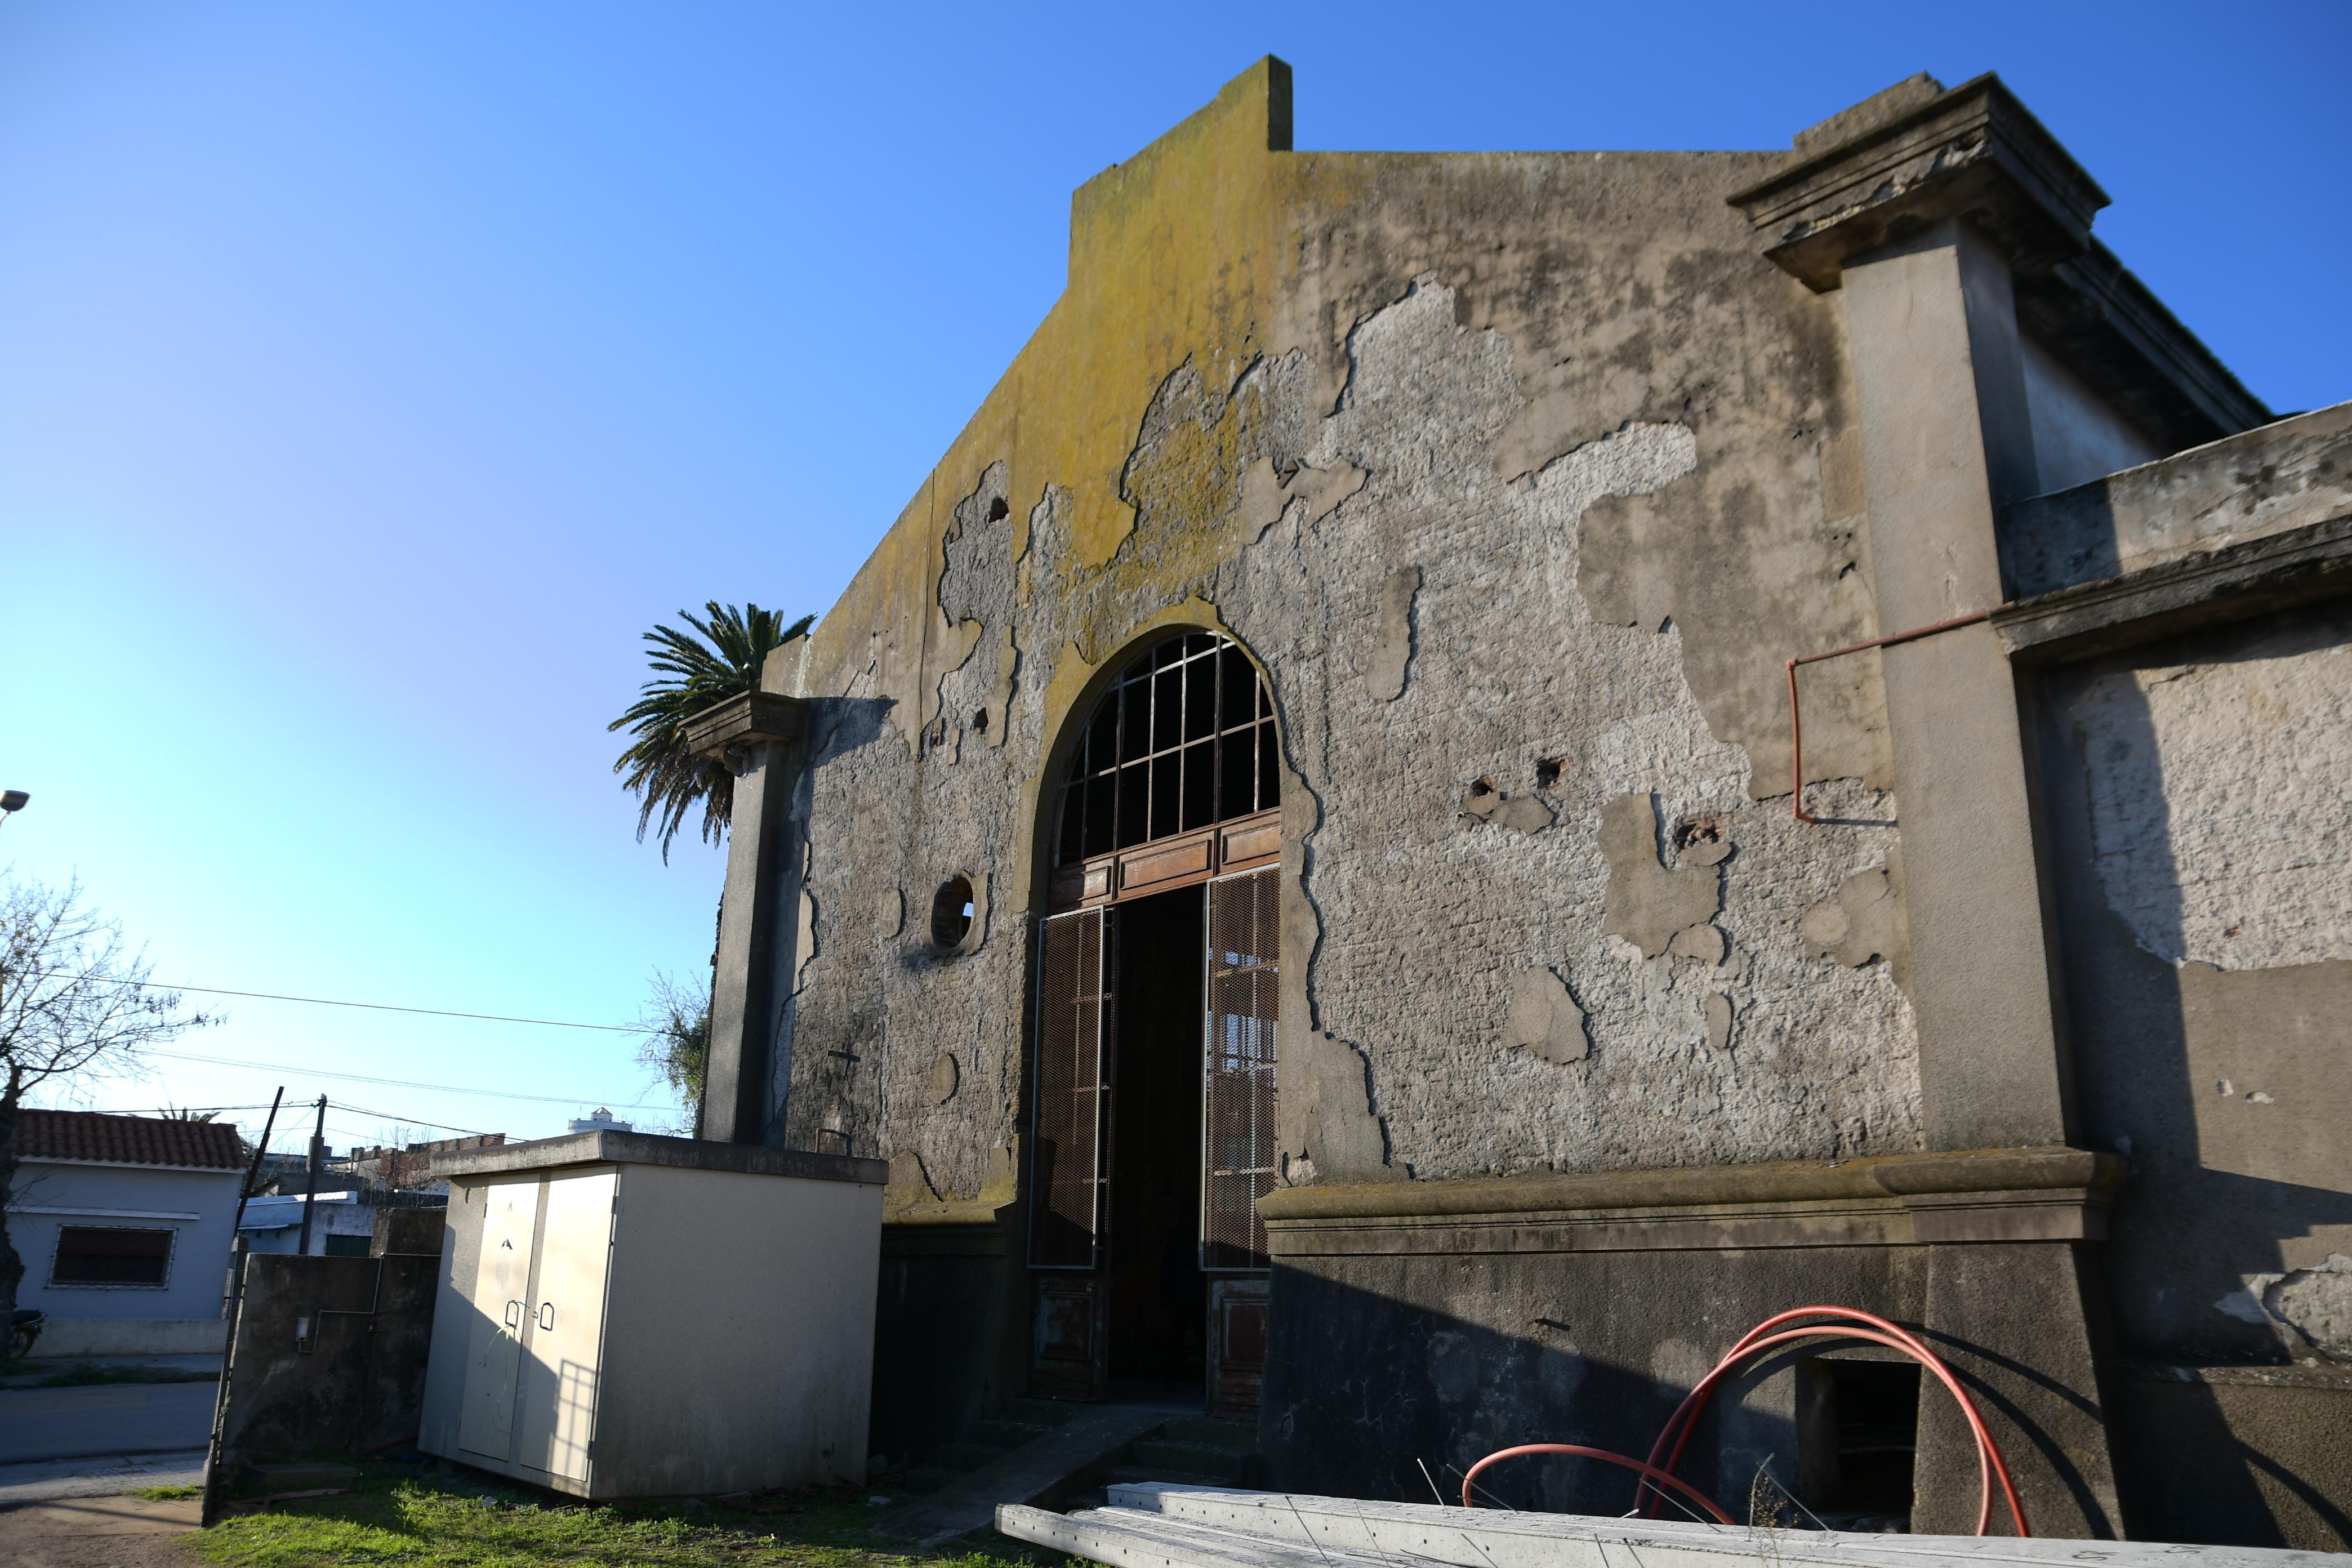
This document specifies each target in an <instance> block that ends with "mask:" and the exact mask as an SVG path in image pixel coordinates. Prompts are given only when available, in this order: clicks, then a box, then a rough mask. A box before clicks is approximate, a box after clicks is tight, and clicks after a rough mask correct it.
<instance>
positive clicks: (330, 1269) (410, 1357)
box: [221, 1210, 441, 1473]
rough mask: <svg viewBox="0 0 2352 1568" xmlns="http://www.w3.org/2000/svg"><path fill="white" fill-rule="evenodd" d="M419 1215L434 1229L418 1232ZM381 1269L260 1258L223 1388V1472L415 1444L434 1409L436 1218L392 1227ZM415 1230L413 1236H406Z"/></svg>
mask: <svg viewBox="0 0 2352 1568" xmlns="http://www.w3.org/2000/svg"><path fill="white" fill-rule="evenodd" d="M411 1213H414V1214H421V1215H427V1216H429V1221H428V1220H410V1218H409V1215H410V1214H411ZM383 1217H384V1218H390V1219H394V1221H395V1224H396V1225H397V1224H398V1222H407V1225H405V1226H399V1227H398V1228H395V1227H394V1226H387V1225H385V1224H383V1223H382V1221H381V1220H380V1221H379V1224H378V1226H377V1228H376V1246H377V1255H376V1256H375V1257H373V1258H320V1257H315V1256H314V1257H293V1256H278V1255H270V1254H259V1255H256V1256H254V1257H251V1258H247V1260H246V1265H245V1292H244V1296H243V1299H242V1300H241V1301H240V1302H239V1305H238V1308H237V1317H236V1338H235V1342H234V1344H233V1345H232V1347H231V1352H230V1355H229V1361H228V1369H227V1372H226V1375H225V1376H224V1377H223V1380H222V1384H221V1399H222V1402H223V1411H222V1417H223V1418H222V1425H221V1468H222V1471H223V1472H224V1473H233V1472H234V1471H235V1469H236V1467H237V1466H239V1465H241V1464H247V1463H254V1462H263V1463H267V1462H272V1461H280V1460H287V1459H295V1458H304V1457H307V1456H309V1455H311V1454H314V1453H317V1452H318V1451H320V1450H321V1449H335V1450H341V1451H344V1452H352V1453H366V1452H369V1451H370V1450H373V1449H377V1448H383V1447H392V1446H393V1445H395V1444H400V1443H406V1442H411V1441H413V1440H414V1439H415V1436H416V1426H417V1417H418V1415H419V1414H420V1413H421V1412H422V1411H423V1409H424V1405H425V1355H426V1352H427V1350H428V1349H429V1347H430V1345H431V1343H432V1339H433V1307H434V1300H435V1295H436V1290H437V1289H438V1287H439V1284H440V1273H441V1258H440V1255H439V1252H438V1250H437V1245H436V1250H435V1251H433V1252H429V1253H427V1252H423V1251H421V1250H420V1251H416V1252H387V1251H385V1250H384V1248H385V1247H386V1245H387V1243H390V1244H393V1245H404V1246H410V1247H423V1246H425V1245H427V1243H426V1241H425V1234H426V1233H427V1232H430V1233H432V1237H433V1243H434V1244H437V1242H438V1240H439V1236H438V1232H439V1230H440V1221H441V1215H440V1213H439V1211H437V1210H419V1211H409V1212H407V1213H402V1214H399V1215H386V1216H383ZM411 1226H413V1227H414V1229H415V1234H414V1235H412V1234H410V1233H409V1227H411Z"/></svg>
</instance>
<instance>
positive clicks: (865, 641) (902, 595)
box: [802, 56, 1297, 738]
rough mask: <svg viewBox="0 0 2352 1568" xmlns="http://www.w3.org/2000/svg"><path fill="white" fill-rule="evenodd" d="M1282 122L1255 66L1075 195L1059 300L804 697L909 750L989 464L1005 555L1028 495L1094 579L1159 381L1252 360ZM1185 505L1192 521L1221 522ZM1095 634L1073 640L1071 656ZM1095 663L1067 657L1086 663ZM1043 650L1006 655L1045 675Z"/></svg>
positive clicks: (955, 640) (1284, 189) (944, 662)
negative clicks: (884, 723)
mask: <svg viewBox="0 0 2352 1568" xmlns="http://www.w3.org/2000/svg"><path fill="white" fill-rule="evenodd" d="M1289 126H1290V68H1289V67H1287V66H1286V65H1285V64H1284V63H1283V62H1282V61H1280V60H1278V59H1276V58H1273V57H1272V56H1268V57H1266V58H1264V59H1261V60H1259V61H1258V62H1257V63H1256V64H1255V65H1254V66H1252V67H1251V68H1249V69H1248V70H1247V71H1245V72H1244V73H1243V74H1242V75H1241V76H1239V77H1237V78H1235V79H1234V80H1233V81H1232V82H1230V83H1228V84H1227V85H1226V86H1225V88H1224V89H1223V91H1221V92H1219V93H1218V95H1217V97H1216V99H1215V100H1214V101H1213V102H1212V103H1210V104H1209V105H1208V106H1207V107H1206V108H1204V109H1202V110H1200V111H1199V112H1198V113H1196V114H1194V115H1192V117H1191V118H1190V119H1188V120H1186V121H1184V122H1183V123H1181V124H1180V125H1178V126H1177V127H1176V128H1175V129H1173V130H1171V131H1170V132H1168V133H1167V134H1166V135H1164V136H1162V137H1160V139H1159V140H1158V141H1157V142H1153V143H1152V144H1151V145H1150V147H1147V148H1146V149H1144V150H1143V151H1142V152H1141V153H1139V154H1138V155H1137V156H1135V157H1134V158H1132V159H1130V160H1129V162H1127V163H1122V164H1118V165H1116V166H1114V167H1112V168H1109V169H1107V170H1105V171H1104V172H1103V173H1101V174H1097V175H1096V176H1095V177H1094V178H1093V179H1091V180H1089V181H1087V184H1085V185H1083V186H1081V187H1080V188H1079V189H1078V191H1077V192H1076V195H1074V196H1073V198H1072V201H1071V232H1070V264H1069V265H1070V275H1069V281H1068V283H1067V285H1066V287H1065V289H1064V290H1063V294H1062V297H1061V299H1060V300H1057V301H1056V302H1055V306H1054V308H1053V310H1051V311H1049V312H1048V313H1047V315H1046V318H1045V321H1044V322H1043V323H1041V324H1040V326H1039V327H1038V329H1037V331H1036V332H1035V334H1034V336H1033V337H1032V338H1031V339H1030V341H1029V342H1027V343H1026V344H1025V345H1024V347H1023V348H1022V350H1021V353H1019V354H1018V355H1017V356H1015V358H1014V360H1013V363H1012V365H1011V367H1010V368H1008V369H1007V371H1006V372H1005V374H1004V375H1003V379H1002V380H1000V381H999V382H998V383H997V384H996V386H995V387H994V389H993V390H992V391H991V392H990V394H989V395H988V397H987V398H986V400H985V401H983V402H982V405H981V406H980V409H979V410H978V412H976V413H975V414H974V415H973V416H972V418H971V422H970V423H969V424H968V425H966V426H965V427H964V429H963V431H962V432H961V434H960V435H959V436H958V437H956V439H955V441H954V443H953V444H952V445H951V446H950V447H949V449H948V452H947V454H946V456H945V457H944V458H941V460H940V463H939V464H938V466H937V467H936V468H933V469H932V471H931V474H930V476H929V478H928V479H926V480H925V481H924V483H923V485H922V487H921V489H919V490H918V491H917V492H916V494H915V496H914V498H913V500H910V501H909V502H908V505H907V507H906V509H905V510H903V511H902V512H900V514H899V516H898V521H897V522H896V523H894V524H893V525H892V527H891V529H890V531H889V532H888V533H887V535H886V536H885V537H884V538H883V540H882V541H881V542H880V543H879V544H878V545H877V547H876V549H875V551H874V553H873V555H872V557H871V558H870V559H869V560H868V561H867V562H866V565H865V566H864V567H863V568H862V569H861V570H860V571H859V573H858V574H857V576H856V578H855V579H854V580H853V581H852V582H851V584H850V585H849V587H848V588H847V589H846V590H845V592H844V593H843V595H842V596H841V598H840V600H839V601H838V602H837V603H836V604H835V605H834V607H833V609H832V611H831V612H830V613H829V614H828V615H827V616H825V618H824V621H823V622H821V623H820V624H819V626H817V628H816V631H815V634H814V639H813V647H812V649H811V653H810V657H809V658H808V661H807V664H806V666H805V667H804V668H805V675H804V677H803V679H804V682H805V684H804V685H803V687H802V689H803V691H804V692H806V693H808V694H811V695H833V694H845V695H864V696H874V697H884V698H888V699H891V700H893V710H892V718H893V720H894V721H896V722H897V724H898V727H899V729H900V730H901V731H902V732H904V733H906V734H908V736H909V738H911V737H912V736H913V735H914V734H915V733H916V732H918V731H919V730H920V728H921V727H922V726H923V725H924V724H925V723H928V722H929V720H930V719H931V717H932V711H931V710H932V708H933V706H934V705H935V703H936V696H935V694H934V693H933V692H932V690H931V689H930V688H931V686H932V685H933V683H934V682H935V680H936V679H937V676H938V674H939V672H940V671H941V670H944V669H948V668H953V667H955V666H956V665H957V664H959V663H960V662H961V658H962V656H963V655H964V654H965V653H966V652H967V651H968V649H967V648H966V647H965V646H964V645H965V643H966V641H967V640H968V638H967V637H965V636H963V635H961V634H960V633H959V632H958V631H957V629H956V628H953V627H951V626H949V625H948V623H947V621H946V619H945V617H944V616H941V615H940V611H939V609H938V606H937V603H936V598H935V594H934V590H935V589H936V586H937V584H938V583H939V579H940V572H941V569H942V565H943V553H942V548H941V535H942V532H943V531H944V530H945V528H946V526H947V523H948V521H949V518H950V513H951V512H952V510H953V509H954V506H955V503H956V502H957V500H960V499H961V497H962V496H964V495H966V494H968V493H969V492H970V491H971V489H972V487H973V486H974V484H975V483H976V482H977V481H978V479H979V477H980V475H981V474H982V471H983V470H984V469H985V468H987V467H988V465H989V464H991V463H992V462H997V461H1003V462H1004V463H1005V464H1006V465H1007V467H1008V469H1009V473H1010V486H1009V493H1010V496H1011V498H1012V499H1011V505H1012V520H1013V534H1012V537H1013V554H1014V556H1015V557H1016V558H1018V557H1019V556H1021V555H1022V554H1023V553H1024V552H1026V551H1027V549H1028V545H1029V513H1030V510H1031V509H1032V508H1034V506H1035V505H1036V504H1037V503H1038V502H1039V500H1042V499H1043V497H1044V495H1045V489H1046V487H1047V486H1048V485H1052V486H1055V487H1057V488H1058V489H1060V490H1061V491H1062V492H1063V496H1062V498H1061V500H1060V504H1062V505H1065V506H1066V507H1067V508H1068V509H1069V511H1068V513H1067V516H1068V519H1069V522H1068V530H1069V537H1070V540H1071V550H1070V556H1071V561H1072V564H1074V565H1076V566H1077V567H1079V568H1081V569H1086V568H1098V567H1101V566H1103V565H1105V564H1106V563H1109V562H1110V561H1111V559H1112V557H1113V556H1115V555H1116V554H1117V553H1118V549H1119V546H1120V544H1121V542H1123V541H1124V540H1125V539H1126V538H1127V537H1128V535H1129V532H1130V531H1132V529H1133V526H1134V518H1135V508H1134V506H1133V505H1132V504H1131V503H1130V502H1129V500H1127V499H1126V497H1125V495H1124V494H1123V493H1122V491H1123V477H1124V474H1125V469H1126V467H1127V463H1128V459H1129V454H1130V452H1131V451H1132V450H1133V449H1134V447H1135V445H1136V439H1137V433H1138V429H1139V422H1140V421H1141V419H1142V417H1143V416H1144V413H1145V411H1146V409H1148V408H1149V407H1150V405H1151V401H1152V398H1153V396H1154V395H1155V394H1156V393H1157V392H1158V390H1159V389H1160V385H1161V384H1162V383H1163V382H1165V381H1166V380H1167V379H1168V377H1169V375H1170V374H1171V372H1173V371H1175V370H1176V369H1178V368H1179V367H1180V366H1185V365H1188V364H1189V366H1190V367H1191V368H1192V371H1193V372H1194V373H1195V374H1198V375H1199V376H1200V378H1201V379H1202V383H1203V384H1205V386H1207V387H1208V388H1211V389H1213V391H1214V393H1215V394H1216V395H1220V396H1222V395H1223V393H1224V391H1225V389H1226V388H1228V387H1230V386H1231V385H1232V384H1233V383H1234V379H1235V378H1236V377H1238V376H1239V375H1240V374H1242V373H1243V372H1244V370H1245V369H1247V367H1248V366H1249V365H1250V363H1252V362H1253V361H1254V360H1255V358H1256V357H1257V356H1258V355H1259V354H1260V353H1262V352H1265V347H1266V345H1265V336H1266V332H1267V324H1268V322H1269V321H1272V320H1273V318H1274V317H1275V315H1276V311H1277V309H1278V306H1277V304H1276V296H1277V294H1278V292H1279V290H1280V289H1281V287H1282V286H1283V284H1284V282H1285V281H1286V279H1287V276H1288V273H1289V270H1291V269H1293V268H1294V264H1295V258H1293V257H1291V256H1290V255H1289V252H1288V249H1287V247H1286V245H1285V243H1284V241H1283V236H1284V235H1285V234H1286V233H1287V232H1289V230H1290V229H1291V227H1292V226H1293V224H1292V223H1290V222H1286V221H1284V220H1285V216H1286V213H1287V212H1288V208H1289V197H1290V195H1291V187H1292V186H1293V184H1295V183H1296V181H1297V174H1296V172H1294V171H1293V170H1292V169H1291V168H1290V167H1288V165H1289V164H1290V163H1291V160H1290V155H1289V153H1288V143H1289ZM1234 412H1235V413H1236V414H1237V413H1238V412H1239V411H1238V410H1236V411H1234ZM1232 418H1233V415H1228V416H1227V419H1226V421H1224V423H1228V424H1229V423H1231V421H1232ZM1202 438H1204V439H1215V438H1216V437H1215V436H1214V434H1208V435H1204V437H1202ZM1182 467H1183V468H1189V469H1192V471H1194V472H1202V473H1204V474H1205V473H1207V472H1209V471H1212V468H1213V466H1211V465H1190V464H1187V465H1183V466H1182ZM1202 501H1203V502H1204V503H1208V502H1209V501H1210V498H1207V497H1203V498H1202ZM1185 510H1187V511H1192V512H1193V515H1194V516H1195V517H1197V518H1199V519H1200V520H1201V521H1202V522H1203V523H1209V522H1222V521H1224V514H1225V513H1227V512H1228V511H1229V510H1231V509H1230V506H1229V505H1224V504H1204V505H1203V506H1202V508H1201V509H1200V510H1198V511H1193V509H1192V508H1190V507H1187V508H1185ZM1024 585H1029V584H1025V581H1024ZM1114 629H1115V630H1116V629H1124V628H1114ZM1096 630H1097V628H1092V627H1087V628H1083V632H1084V634H1087V641H1088V643H1091V641H1092V640H1093V639H1092V637H1091V634H1092V633H1094V632H1095V631H1096ZM1113 651H1116V650H1115V649H1110V648H1105V647H1095V646H1083V647H1082V649H1081V652H1082V657H1084V658H1087V659H1088V660H1092V661H1098V660H1100V659H1101V658H1106V657H1108V654H1109V653H1110V652H1113ZM1063 653H1064V650H1063V649H1060V648H1052V649H1026V650H1024V658H1037V657H1042V658H1045V659H1046V660H1048V661H1051V662H1055V663H1058V661H1059V660H1060V658H1062V656H1063ZM1025 684H1028V682H1026V681H1024V685H1025Z"/></svg>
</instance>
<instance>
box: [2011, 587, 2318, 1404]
mask: <svg viewBox="0 0 2352 1568" xmlns="http://www.w3.org/2000/svg"><path fill="white" fill-rule="evenodd" d="M2347 677H2352V613H2347V609H2346V608H2345V607H2344V605H2343V604H2342V602H2340V601H2339V602H2337V603H2336V604H2334V605H2318V606H2314V607H2313V608H2310V609H2307V610H2304V611H2301V612H2297V613H2294V614H2291V615H2285V616H2276V617H2273V618H2270V619H2267V620H2263V621H2259V622H2255V623H2250V624H2248V625H2245V626H2233V627H2227V628H2223V629H2221V630H2218V631H2213V632H2209V633H2204V634H2201V635H2200V636H2197V637H2184V638H2179V639H2174V640H2172V641H2169V642H2166V643H2159V644H2154V645H2150V646H2149V647H2145V648H2142V649H2136V650H2133V651H2131V652H2130V653H2128V654H2120V655H2116V656H2111V657H2110V658H2105V659H2102V660H2098V661H2095V662H2093V663H2090V664H2086V665H2084V666H2081V667H2072V668H2067V669H2064V670H2062V671H2060V672H2058V673H2057V674H2055V675H2053V677H2052V678H2051V680H2050V683H2049V686H2048V689H2046V690H2045V692H2044V693H2043V696H2042V701H2041V704H2040V710H2041V714H2042V719H2041V724H2042V777H2043V779H2044V781H2045V785H2046V788H2047V790H2048V792H2049V798H2048V801H2047V805H2046V820H2047V822H2048V823H2049V825H2050V827H2051V840H2052V842H2051V854H2052V865H2053V872H2054V891H2055V895H2056V898H2057V900H2058V908H2059V915H2060V919H2059V929H2060V930H2061V931H2063V933H2064V952H2063V959H2064V965H2065V985H2066V992H2067V1002H2068V1008H2069V1019H2070V1032H2071V1034H2072V1037H2073V1041H2074V1059H2075V1075H2076V1080H2077V1086H2078V1094H2079V1097H2080V1105H2079V1121H2080V1122H2081V1128H2080V1131H2079V1133H2078V1135H2077V1141H2078V1142H2082V1143H2084V1144H2086V1145H2088V1146H2091V1147H2095V1148H2109V1149H2114V1150H2116V1151H2117V1152H2121V1153H2123V1154H2125V1155H2126V1157H2127V1158H2129V1159H2130V1161H2131V1163H2132V1168H2133V1175H2132V1180H2131V1182H2130V1184H2129V1185H2127V1186H2126V1189H2125V1191H2124V1193H2123V1194H2122V1196H2121V1198H2120V1199H2119V1201H2118V1204H2117V1207H2116V1215H2115V1219H2114V1222H2113V1229H2112V1234H2111V1239H2110V1241H2109V1242H2108V1245H2107V1247H2105V1264H2106V1268H2107V1271H2108V1276H2109V1280H2110V1286H2111V1289H2110V1299H2111V1301H2112V1303H2113V1307H2114V1310H2115V1313H2116V1321H2117V1324H2118V1327H2119V1328H2120V1330H2121V1331H2122V1333H2123V1336H2124V1339H2125V1341H2126V1343H2127V1344H2128V1345H2130V1346H2131V1347H2132V1348H2134V1349H2135V1350H2137V1351H2138V1352H2142V1353H2145V1354H2148V1355H2157V1356H2171V1357H2182V1358H2189V1359H2197V1358H2206V1357H2218V1358H2222V1359H2231V1360H2235V1359H2246V1358H2253V1359H2274V1358H2278V1357H2282V1356H2284V1357H2287V1358H2291V1359H2294V1360H2301V1361H2309V1360H2322V1361H2335V1360H2352V1337H2347V1333H2346V1331H2345V1328H2344V1324H2345V1323H2346V1321H2347V1317H2346V1313H2347V1302H2352V1294H2347V1279H2352V1276H2347V1274H2346V1273H2345V1272H2344V1270H2345V1268H2346V1267H2347V1266H2346V1265H2345V1264H2343V1263H2342V1262H2341V1261H2340V1259H2341V1258H2343V1257H2345V1256H2347V1255H2352V1147H2347V1143H2346V1141H2345V1138H2344V1134H2343V1130H2344V1128H2345V1127H2347V1125H2352V1074H2347V1072H2346V1070H2345V1064H2346V1062H2347V1059H2352V1022H2347V1020H2352V832H2347V816H2346V811H2347V808H2346V805H2345V795H2346V792H2345V789H2344V785H2343V781H2344V779H2345V778H2346V777H2347V773H2352V706H2347V701H2346V698H2345V690H2346V686H2347Z"/></svg>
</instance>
